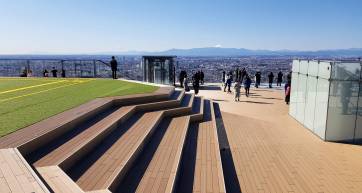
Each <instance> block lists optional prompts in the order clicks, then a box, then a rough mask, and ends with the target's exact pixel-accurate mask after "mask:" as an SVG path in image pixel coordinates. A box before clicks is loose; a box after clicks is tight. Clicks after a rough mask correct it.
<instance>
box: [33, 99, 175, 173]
mask: <svg viewBox="0 0 362 193" xmlns="http://www.w3.org/2000/svg"><path fill="white" fill-rule="evenodd" d="M179 103H180V101H178V100H170V101H161V102H154V103H145V104H140V105H135V106H125V107H121V108H119V109H118V110H117V111H115V112H113V113H112V114H110V115H109V116H107V117H106V118H104V119H103V120H101V121H99V122H97V123H96V124H94V125H93V126H91V127H90V128H88V129H86V130H84V131H83V132H82V133H80V134H78V135H77V136H75V137H73V138H72V139H71V140H69V141H68V142H66V143H64V144H62V145H61V146H59V147H58V148H56V149H55V150H53V151H52V152H51V153H49V154H47V155H46V156H44V157H43V158H41V159H40V160H38V161H36V162H35V163H34V164H33V165H34V166H35V167H43V166H51V165H60V166H61V168H63V169H64V170H67V169H68V168H69V167H70V166H71V165H73V163H74V162H76V161H77V160H78V159H79V158H80V157H82V156H83V155H85V154H87V153H88V152H89V151H90V150H92V149H93V148H92V147H94V146H95V145H97V144H98V143H99V142H100V141H101V140H102V139H103V138H104V137H105V136H107V135H108V134H109V133H110V132H111V131H113V130H114V128H116V126H117V125H118V124H120V123H122V122H124V121H125V120H127V119H128V118H129V117H130V116H132V115H133V114H134V113H135V112H136V111H147V110H149V111H150V110H160V109H166V108H175V107H177V106H178V105H179Z"/></svg>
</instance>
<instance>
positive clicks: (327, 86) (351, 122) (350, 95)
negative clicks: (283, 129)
mask: <svg viewBox="0 0 362 193" xmlns="http://www.w3.org/2000/svg"><path fill="white" fill-rule="evenodd" d="M292 69H293V73H292V87H291V88H292V92H291V101H290V107H289V114H290V115H291V116H292V117H294V118H295V119H296V120H297V121H299V122H300V123H301V124H303V125H304V126H305V127H306V128H308V129H309V130H311V131H312V132H313V133H315V134H316V135H318V136H319V137H321V138H322V139H324V140H327V141H336V142H346V143H357V144H361V143H362V118H361V115H362V107H361V104H362V91H361V90H362V88H361V86H362V83H361V63H360V62H340V61H339V62H336V61H333V62H331V61H307V60H294V61H293V68H292Z"/></svg>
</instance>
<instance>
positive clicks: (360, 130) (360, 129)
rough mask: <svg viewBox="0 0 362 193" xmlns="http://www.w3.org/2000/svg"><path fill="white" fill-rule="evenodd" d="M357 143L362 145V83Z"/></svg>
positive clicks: (361, 86)
mask: <svg viewBox="0 0 362 193" xmlns="http://www.w3.org/2000/svg"><path fill="white" fill-rule="evenodd" d="M355 143H358V144H362V82H360V83H359V98H358V113H357V121H356V132H355Z"/></svg>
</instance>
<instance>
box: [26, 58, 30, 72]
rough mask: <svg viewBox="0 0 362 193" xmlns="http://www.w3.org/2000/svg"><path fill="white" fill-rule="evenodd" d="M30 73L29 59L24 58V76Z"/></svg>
mask: <svg viewBox="0 0 362 193" xmlns="http://www.w3.org/2000/svg"><path fill="white" fill-rule="evenodd" d="M29 73H30V60H26V76H28V74H29Z"/></svg>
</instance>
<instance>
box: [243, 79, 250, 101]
mask: <svg viewBox="0 0 362 193" xmlns="http://www.w3.org/2000/svg"><path fill="white" fill-rule="evenodd" d="M250 85H251V79H250V77H249V75H246V78H245V82H244V89H245V96H246V97H249V94H250Z"/></svg>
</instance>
